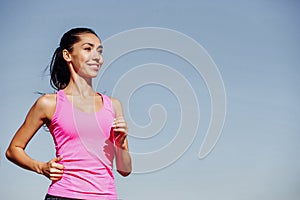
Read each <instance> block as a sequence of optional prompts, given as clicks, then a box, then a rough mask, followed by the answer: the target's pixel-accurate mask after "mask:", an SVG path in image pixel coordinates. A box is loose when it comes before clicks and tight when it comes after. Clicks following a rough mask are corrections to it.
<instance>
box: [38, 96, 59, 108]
mask: <svg viewBox="0 0 300 200" xmlns="http://www.w3.org/2000/svg"><path fill="white" fill-rule="evenodd" d="M55 105H56V94H44V95H42V96H40V97H39V98H38V99H37V101H36V106H38V107H39V108H47V107H52V106H54V107H55Z"/></svg>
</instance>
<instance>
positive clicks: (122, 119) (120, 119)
mask: <svg viewBox="0 0 300 200" xmlns="http://www.w3.org/2000/svg"><path fill="white" fill-rule="evenodd" d="M113 122H114V123H122V122H125V118H124V117H123V116H122V117H117V118H114V121H113Z"/></svg>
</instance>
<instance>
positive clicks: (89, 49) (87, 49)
mask: <svg viewBox="0 0 300 200" xmlns="http://www.w3.org/2000/svg"><path fill="white" fill-rule="evenodd" d="M84 50H86V51H91V50H92V49H91V48H90V47H86V48H84Z"/></svg>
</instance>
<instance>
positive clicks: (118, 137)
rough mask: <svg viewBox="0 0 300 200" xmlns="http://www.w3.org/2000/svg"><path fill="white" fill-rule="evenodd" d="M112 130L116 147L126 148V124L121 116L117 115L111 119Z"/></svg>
mask: <svg viewBox="0 0 300 200" xmlns="http://www.w3.org/2000/svg"><path fill="white" fill-rule="evenodd" d="M112 127H113V130H114V141H115V145H116V146H117V147H120V148H122V149H126V147H127V145H126V142H125V140H126V137H127V132H128V126H127V123H126V121H125V119H124V117H123V116H118V117H117V118H115V119H114V121H113V125H112Z"/></svg>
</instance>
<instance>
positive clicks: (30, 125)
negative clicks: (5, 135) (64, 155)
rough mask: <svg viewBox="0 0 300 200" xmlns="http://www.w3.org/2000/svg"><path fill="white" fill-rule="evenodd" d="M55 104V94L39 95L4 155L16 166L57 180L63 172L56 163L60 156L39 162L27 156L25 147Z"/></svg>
mask: <svg viewBox="0 0 300 200" xmlns="http://www.w3.org/2000/svg"><path fill="white" fill-rule="evenodd" d="M55 106H56V95H54V94H53V95H52V94H50V95H44V96H41V97H40V98H39V99H38V100H37V101H36V102H35V104H34V105H33V106H32V107H31V109H30V110H29V112H28V114H27V116H26V119H25V121H24V123H23V124H22V125H21V127H20V128H19V129H18V131H17V132H16V134H15V135H14V137H13V139H12V141H11V143H10V145H9V147H8V149H7V151H6V157H7V158H8V159H9V160H10V161H12V162H13V163H15V164H17V165H18V166H20V167H22V168H24V169H28V170H31V171H34V172H37V173H39V174H43V175H45V176H47V177H48V178H49V179H51V180H59V179H60V178H61V176H62V173H63V165H61V164H59V163H57V162H59V161H60V160H61V158H54V159H52V160H50V161H49V162H39V161H37V160H34V159H32V158H31V157H29V156H28V155H27V154H26V152H25V148H26V146H27V144H28V143H29V141H30V140H31V138H32V137H33V136H34V135H35V133H36V132H37V131H38V129H39V128H40V127H41V126H42V125H43V124H45V123H47V122H49V120H51V117H52V115H53V114H54V111H55Z"/></svg>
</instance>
